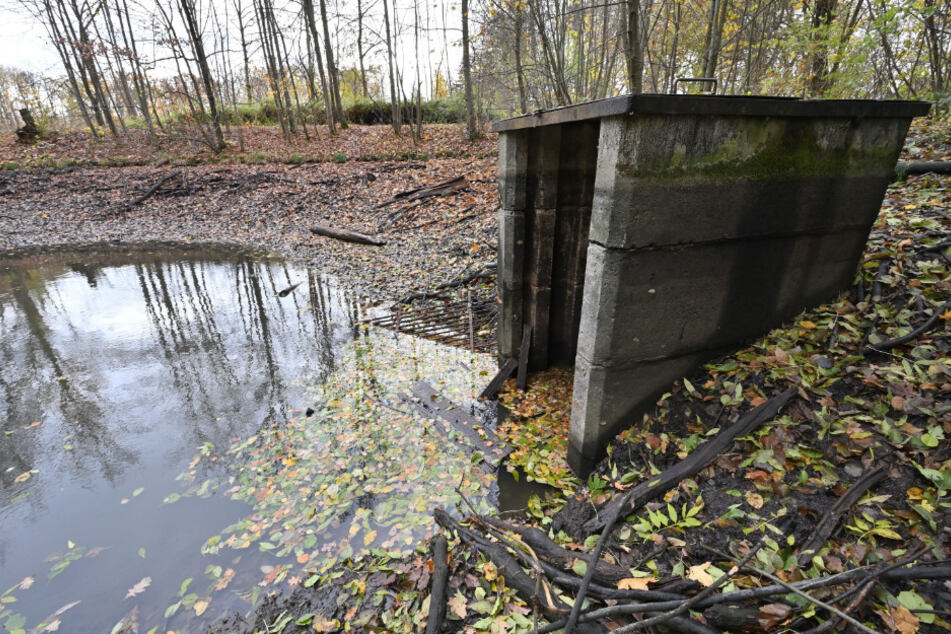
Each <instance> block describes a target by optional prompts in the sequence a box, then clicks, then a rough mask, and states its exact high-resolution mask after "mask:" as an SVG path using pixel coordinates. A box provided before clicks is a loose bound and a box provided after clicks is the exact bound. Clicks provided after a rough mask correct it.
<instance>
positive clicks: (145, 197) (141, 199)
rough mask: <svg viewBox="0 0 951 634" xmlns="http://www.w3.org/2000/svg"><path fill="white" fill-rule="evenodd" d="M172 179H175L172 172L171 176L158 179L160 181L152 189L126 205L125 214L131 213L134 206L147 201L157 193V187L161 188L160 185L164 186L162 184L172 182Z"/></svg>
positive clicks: (167, 175)
mask: <svg viewBox="0 0 951 634" xmlns="http://www.w3.org/2000/svg"><path fill="white" fill-rule="evenodd" d="M173 178H175V173H174V172H173V173H171V174H166V175H165V176H163V177H162V178H160V179H159V180H158V182H157V183H155V184H154V185H152V187H150V188H149V190H148V191H147V192H145V193H144V194H142V195H141V196H139V197H138V198H136V199H135V200H133V201H132V202H130V203H129V204H128V205H126V206H125V210H124V211H126V212H127V213H128V212H129V211H132V208H133V207H136V206H138V205H140V204H142V203H143V202H145V201H146V200H148V199H149V198H150V197H151V196H152V194H154V193H155V192H157V191H158V190H159V187H161V186H162V185H164V184H165V183H167V182H168V181H170V180H172V179H173Z"/></svg>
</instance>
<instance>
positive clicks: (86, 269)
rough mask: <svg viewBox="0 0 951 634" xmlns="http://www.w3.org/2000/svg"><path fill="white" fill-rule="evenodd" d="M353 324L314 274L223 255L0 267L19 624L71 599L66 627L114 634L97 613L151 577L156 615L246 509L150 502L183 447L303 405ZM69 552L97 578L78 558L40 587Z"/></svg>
mask: <svg viewBox="0 0 951 634" xmlns="http://www.w3.org/2000/svg"><path fill="white" fill-rule="evenodd" d="M297 282H306V283H305V284H302V285H301V286H300V287H299V288H298V289H297V291H296V292H295V293H292V294H290V295H289V296H287V297H285V298H279V297H278V291H280V290H281V289H282V288H286V287H287V286H290V285H291V284H294V283H297ZM358 317H359V308H358V306H357V304H356V302H355V301H354V300H353V298H352V297H351V296H350V295H349V294H348V293H347V292H345V291H344V290H342V289H341V288H339V287H337V286H335V285H334V284H333V283H331V282H329V281H328V280H326V279H324V278H322V277H320V276H319V275H316V274H314V273H313V272H312V271H308V270H305V269H302V268H297V267H294V266H291V265H288V264H286V263H283V262H277V261H266V260H259V259H254V258H251V257H248V256H245V255H240V254H236V253H228V252H225V251H208V250H202V249H191V248H188V249H187V251H186V250H185V249H184V248H178V249H168V250H164V251H156V250H146V249H141V250H133V251H128V250H127V249H123V250H122V251H121V252H118V251H100V252H94V251H89V252H83V253H71V254H66V253H64V254H57V255H44V256H23V257H19V258H6V259H0V368H2V371H0V426H2V431H3V434H2V436H0V592H2V591H3V590H6V589H7V588H9V587H11V586H12V585H14V584H16V583H18V582H19V581H20V580H21V579H23V578H24V577H27V576H33V577H35V578H36V585H35V586H34V589H35V590H37V591H36V592H34V591H33V590H31V591H30V592H29V593H21V595H22V596H21V595H18V597H17V598H18V601H17V604H16V607H17V610H18V611H19V612H21V613H24V614H25V615H27V616H28V622H29V623H34V624H35V623H37V622H38V621H39V620H41V619H42V618H44V617H45V616H47V615H49V614H50V613H52V612H53V611H55V610H56V609H57V608H58V607H60V605H64V604H67V603H69V602H71V601H76V600H82V603H80V604H79V605H77V606H76V607H74V608H72V612H71V613H70V614H71V617H72V618H71V619H70V620H71V621H72V620H73V618H76V619H77V620H78V621H79V622H82V623H84V624H86V625H85V626H84V627H89V628H92V629H90V630H89V631H93V630H96V631H99V630H97V628H99V627H100V626H101V629H102V631H109V629H111V627H112V625H113V623H115V622H116V620H117V619H116V617H115V614H109V613H104V614H99V613H98V612H105V611H103V610H101V607H102V604H101V602H102V601H103V600H107V601H109V602H110V603H116V604H121V598H122V594H123V593H124V591H125V589H127V588H130V587H132V586H133V585H134V584H135V583H136V582H137V581H139V580H140V579H141V578H142V577H144V576H150V577H151V579H152V582H151V590H150V591H149V592H146V593H144V594H143V595H142V600H141V601H139V609H140V610H141V611H142V613H143V614H144V613H145V612H152V613H153V614H154V613H158V614H161V612H162V610H164V609H165V606H166V601H165V599H166V598H167V597H168V596H174V595H175V593H176V592H177V590H178V584H179V582H180V581H181V579H182V578H183V577H184V576H187V570H188V569H189V568H195V570H194V572H195V573H196V574H200V573H201V569H202V568H203V567H204V566H205V565H206V564H207V563H208V561H207V560H206V561H201V562H199V561H191V559H192V558H193V556H194V553H196V552H198V549H199V547H200V545H201V543H202V542H203V541H204V540H205V539H206V538H207V537H208V535H211V534H213V533H215V532H217V531H218V530H220V527H221V526H222V525H223V524H227V523H228V522H229V521H233V520H229V519H228V518H229V517H230V518H233V519H236V518H238V517H240V516H241V514H242V513H243V512H245V511H246V507H245V506H243V505H240V504H237V503H235V502H230V501H228V500H226V499H224V498H222V499H220V500H217V501H215V500H204V501H203V503H202V504H200V505H199V504H193V503H191V502H190V501H187V500H182V501H181V502H179V503H176V504H171V505H170V504H163V498H164V496H166V495H167V494H168V493H169V491H172V490H174V488H175V484H176V483H175V482H174V478H175V476H176V475H177V474H179V473H180V472H181V471H182V470H183V469H185V468H186V467H187V464H188V461H189V460H190V459H191V458H192V456H193V455H194V454H195V450H196V448H198V447H202V446H211V445H214V446H217V447H222V448H225V447H227V446H228V445H229V444H230V442H232V441H233V440H234V439H235V438H238V437H244V436H248V435H249V434H253V433H254V432H255V430H257V429H260V428H263V427H266V426H270V425H278V424H280V423H281V421H283V420H285V417H286V416H287V415H288V408H289V407H295V406H296V407H300V406H302V405H303V403H302V402H301V400H300V399H301V395H300V393H299V391H298V388H297V387H295V385H294V380H295V379H298V378H300V377H301V376H307V375H310V376H313V377H314V378H315V379H316V380H318V381H319V380H321V379H322V378H324V377H325V376H327V375H328V374H329V373H330V372H332V371H333V369H334V359H335V351H336V350H337V349H338V348H339V347H340V346H341V345H343V344H344V343H346V342H347V341H348V340H349V339H352V337H353V335H354V332H355V328H354V324H355V323H356V321H357V319H358ZM217 465H220V466H217ZM196 468H197V469H206V470H208V469H212V470H213V469H216V468H218V469H222V472H223V464H221V463H215V462H210V461H202V462H201V464H200V465H197V466H196ZM199 475H200V476H202V477H208V476H209V475H211V474H207V473H206V474H199ZM140 488H142V489H143V491H142V492H141V493H140V494H137V495H133V492H135V491H137V490H138V489H140ZM68 544H73V545H74V546H73V547H75V548H83V549H86V550H84V552H85V553H87V554H88V553H89V552H90V549H91V552H93V553H96V555H97V565H96V566H90V565H81V564H84V563H85V561H84V560H85V559H86V558H85V557H84V558H83V560H79V561H80V562H81V563H76V564H75V565H71V566H69V567H67V568H65V569H64V570H63V571H62V573H61V574H60V575H58V576H57V577H55V578H54V579H48V572H49V570H50V568H51V566H53V565H54V564H53V563H49V562H47V563H44V562H43V560H44V558H45V557H47V555H49V554H50V553H52V552H54V551H62V550H63V549H66V548H68ZM99 547H102V548H104V550H98V548H99ZM149 594H154V595H155V600H154V601H155V604H154V605H152V604H151V603H150V601H149V600H148V597H149ZM97 601H99V604H98V605H97ZM78 612H83V614H82V615H79V614H76V613H78ZM120 616H121V614H120ZM73 622H74V623H75V622H76V621H73Z"/></svg>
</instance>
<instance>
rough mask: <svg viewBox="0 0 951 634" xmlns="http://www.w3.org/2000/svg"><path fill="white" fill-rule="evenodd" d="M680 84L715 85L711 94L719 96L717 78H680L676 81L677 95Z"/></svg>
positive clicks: (675, 89) (675, 92) (675, 90)
mask: <svg viewBox="0 0 951 634" xmlns="http://www.w3.org/2000/svg"><path fill="white" fill-rule="evenodd" d="M680 82H685V83H686V82H699V83H708V84H713V90H711V91H710V93H709V94H711V95H715V94H717V79H716V77H678V78H677V79H675V80H674V94H675V95H676V94H677V84H679V83H680Z"/></svg>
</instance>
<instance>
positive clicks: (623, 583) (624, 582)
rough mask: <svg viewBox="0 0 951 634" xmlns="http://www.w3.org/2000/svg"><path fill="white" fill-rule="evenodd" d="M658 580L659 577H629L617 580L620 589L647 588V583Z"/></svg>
mask: <svg viewBox="0 0 951 634" xmlns="http://www.w3.org/2000/svg"><path fill="white" fill-rule="evenodd" d="M654 581H657V577H628V578H627V579H621V580H620V581H618V582H617V587H618V589H619V590H647V585H648V584H649V583H653V582H654Z"/></svg>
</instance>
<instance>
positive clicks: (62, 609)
mask: <svg viewBox="0 0 951 634" xmlns="http://www.w3.org/2000/svg"><path fill="white" fill-rule="evenodd" d="M77 605H79V601H73V602H72V603H67V604H66V605H64V606H63V607H61V608H60V609H58V610H56V612H53V616H59V615H61V614H63V613H64V612H65V611H66V610H71V609H72V608H75V607H76V606H77Z"/></svg>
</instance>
